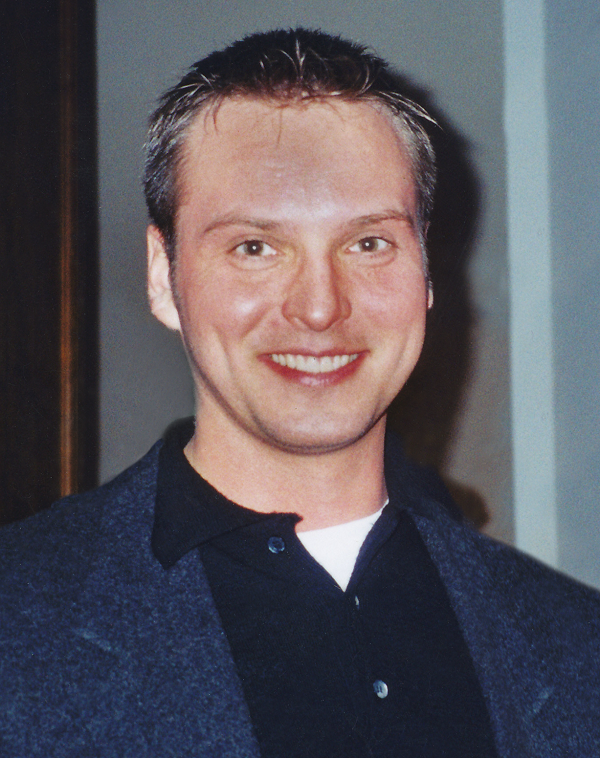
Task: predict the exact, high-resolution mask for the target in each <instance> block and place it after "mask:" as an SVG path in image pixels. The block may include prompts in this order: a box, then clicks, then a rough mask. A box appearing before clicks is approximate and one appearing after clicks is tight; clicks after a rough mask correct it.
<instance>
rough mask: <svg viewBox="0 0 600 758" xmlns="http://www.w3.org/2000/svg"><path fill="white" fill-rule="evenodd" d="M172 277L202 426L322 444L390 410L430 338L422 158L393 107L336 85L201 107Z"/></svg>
mask: <svg viewBox="0 0 600 758" xmlns="http://www.w3.org/2000/svg"><path fill="white" fill-rule="evenodd" d="M179 190H180V195H179V201H180V204H179V212H178V216H177V221H176V232H177V250H176V265H175V270H174V275H173V277H172V287H173V291H174V292H171V290H170V286H171V284H170V283H169V282H168V279H167V277H166V273H165V272H166V267H167V263H166V258H165V255H164V248H163V246H162V241H161V238H160V235H159V234H158V232H156V230H153V229H150V232H149V249H150V298H151V302H152V304H153V311H154V313H155V314H156V315H157V316H158V318H160V319H161V320H162V321H163V322H164V323H166V324H167V325H169V326H171V327H173V328H177V329H180V331H181V333H182V336H183V340H184V344H185V347H186V350H187V353H188V356H189V360H190V364H191V367H192V371H193V375H194V381H195V386H196V392H197V402H198V407H197V428H198V429H199V430H200V433H201V432H202V429H203V428H209V427H210V428H211V429H212V431H213V432H217V433H219V434H227V433H228V430H229V431H230V432H232V433H233V432H235V433H236V434H240V433H242V434H250V435H253V436H254V437H258V438H259V439H260V440H262V441H263V442H266V443H267V444H269V445H274V446H276V447H278V448H281V449H285V450H290V451H294V452H300V453H303V452H304V453H315V452H322V451H326V450H332V449H337V448H341V447H344V446H346V445H349V444H351V443H353V442H355V441H356V440H357V439H359V438H360V437H362V436H363V435H364V434H365V433H367V432H368V431H369V430H371V429H372V428H373V427H374V426H376V425H377V424H378V423H380V424H382V423H383V420H382V417H383V415H384V413H385V411H386V409H387V407H388V405H389V404H390V402H391V401H392V400H393V398H394V397H395V395H396V394H397V393H398V391H399V390H400V388H401V387H402V386H403V384H404V382H405V381H406V379H407V378H408V376H409V374H410V372H411V371H412V369H413V367H414V365H415V363H416V361H417V358H418V356H419V353H420V351H421V347H422V342H423V336H424V324H425V314H426V310H427V301H428V292H427V284H426V278H425V275H424V270H423V263H422V251H421V247H420V244H419V235H418V231H417V228H416V223H417V221H416V196H415V185H414V180H413V177H412V172H411V167H410V161H409V158H408V155H407V153H406V150H405V148H404V147H403V145H402V143H401V140H400V138H399V137H398V133H397V132H396V131H395V129H394V127H393V126H392V122H391V119H390V117H388V116H387V115H386V114H384V113H382V112H380V111H379V110H377V109H376V108H375V107H372V106H371V105H369V104H366V103H356V102H354V103H350V102H344V101H336V100H334V99H333V98H330V99H328V100H325V101H315V102H310V103H305V104H288V105H285V106H281V105H280V104H273V103H270V102H267V101H261V100H257V99H251V98H234V99H229V100H225V102H224V103H223V104H222V105H221V106H220V107H219V108H218V109H217V110H216V111H214V112H213V111H207V112H203V113H200V114H199V116H198V117H197V119H196V121H195V123H194V124H193V125H192V127H191V128H190V130H189V133H188V136H187V141H186V145H185V152H184V160H183V162H182V164H181V166H180V174H179Z"/></svg>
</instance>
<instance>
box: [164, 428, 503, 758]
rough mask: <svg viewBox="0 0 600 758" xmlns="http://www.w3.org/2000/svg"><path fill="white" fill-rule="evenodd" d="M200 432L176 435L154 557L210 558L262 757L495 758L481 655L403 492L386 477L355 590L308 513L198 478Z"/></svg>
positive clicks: (168, 449) (168, 452) (167, 453)
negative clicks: (265, 508)
mask: <svg viewBox="0 0 600 758" xmlns="http://www.w3.org/2000/svg"><path fill="white" fill-rule="evenodd" d="M191 433H192V426H191V425H189V424H188V425H184V426H182V427H178V428H177V427H176V428H174V429H173V430H172V431H171V432H170V433H169V434H168V435H167V437H166V439H165V444H164V446H163V448H162V449H161V453H160V463H159V474H158V492H157V500H156V516H155V525H154V533H153V549H154V552H155V554H156V556H157V558H158V559H159V560H160V561H161V563H162V565H163V566H164V567H165V569H167V570H168V568H169V567H170V566H172V565H174V564H175V563H176V562H177V561H178V560H179V558H181V557H182V556H183V555H185V554H186V553H187V552H189V551H190V550H192V549H198V550H199V552H200V557H201V559H202V561H203V564H204V566H205V569H206V572H207V575H208V580H209V583H210V587H211V590H212V593H213V596H214V599H215V603H216V606H217V609H218V612H219V615H220V617H221V620H222V622H223V627H224V630H225V633H226V635H227V638H228V641H229V644H230V647H231V650H232V653H233V657H234V660H235V664H236V667H237V670H238V673H239V676H240V679H241V682H242V686H243V688H244V694H245V697H246V701H247V703H248V707H249V710H250V715H251V718H252V722H253V725H254V729H255V733H256V736H257V739H258V742H259V745H260V749H261V753H262V755H263V756H264V757H265V758H294V757H296V756H298V757H300V756H302V758H321V757H322V758H336V757H337V756H339V758H366V756H378V758H399V757H400V756H407V758H424V757H425V756H427V757H430V758H443V757H445V756H447V757H448V758H450V757H452V758H468V756H473V758H475V756H476V757H477V758H488V757H492V756H496V752H495V749H494V746H493V737H492V732H491V727H490V721H489V716H488V713H487V710H486V706H485V702H484V699H483V696H482V692H481V688H480V685H479V682H478V680H477V677H476V674H475V670H474V667H473V663H472V660H471V657H470V654H469V651H468V649H467V647H466V644H465V642H464V639H463V637H462V634H461V632H460V629H459V626H458V623H457V620H456V617H455V615H454V613H453V611H452V608H451V606H450V603H449V601H448V598H447V595H446V592H445V589H444V587H443V584H442V582H441V580H440V578H439V575H438V573H437V570H436V569H435V566H434V565H433V563H432V561H431V559H430V558H429V555H428V553H427V550H426V549H425V546H424V545H423V543H422V541H421V538H420V536H419V534H418V531H417V529H416V527H415V525H414V522H413V520H412V518H411V516H410V513H409V511H408V510H407V509H406V508H405V503H404V502H403V493H402V492H398V491H397V490H398V489H399V488H398V487H394V488H392V490H390V485H389V482H388V490H389V494H390V503H389V505H388V506H386V508H385V509H384V511H383V513H382V515H381V517H380V518H379V520H378V521H377V523H376V524H375V526H374V528H373V529H372V531H371V532H370V534H369V535H368V537H367V539H366V541H365V544H364V545H363V547H362V549H361V551H360V554H359V557H358V560H357V563H356V567H355V569H354V573H353V574H352V577H351V579H350V583H349V584H348V587H347V589H346V591H345V592H344V591H342V590H341V589H340V587H339V586H338V585H337V584H336V583H335V581H334V580H333V579H332V578H331V576H330V575H329V574H328V573H327V572H326V571H325V569H323V568H322V567H321V566H320V565H319V564H318V563H317V562H316V561H315V560H314V559H313V558H312V557H311V556H310V554H309V553H308V552H307V551H306V550H305V549H304V547H303V546H302V543H301V542H300V541H299V540H298V538H297V536H296V533H295V524H296V523H297V521H298V520H299V517H298V516H296V515H294V514H285V513H274V514H262V513H257V512H255V511H252V510H249V509H247V508H242V507H241V506H239V505H236V504H235V503H232V502H230V501H228V500H227V499H226V498H224V497H223V496H222V495H221V494H220V493H218V492H217V491H216V490H215V489H214V488H213V487H211V485H210V484H208V482H206V481H205V480H204V479H203V478H202V477H201V476H200V475H199V474H197V473H196V472H195V471H194V470H193V468H192V467H191V466H190V464H189V463H188V461H187V459H186V458H185V455H184V454H183V447H184V446H185V444H186V443H187V441H188V440H189V438H190V436H191ZM386 473H387V472H386ZM409 488H410V487H409V484H408V483H407V491H408V489H409ZM400 489H401V488H400Z"/></svg>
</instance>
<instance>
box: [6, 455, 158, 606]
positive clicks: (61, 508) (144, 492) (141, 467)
mask: <svg viewBox="0 0 600 758" xmlns="http://www.w3.org/2000/svg"><path fill="white" fill-rule="evenodd" d="M161 444H162V443H161V442H158V443H156V444H155V445H154V446H153V447H152V448H151V450H150V451H149V452H148V453H147V454H146V455H145V456H144V457H143V458H141V459H140V460H139V461H137V462H136V463H134V464H133V465H132V466H130V467H129V468H127V469H126V470H125V471H123V472H122V473H121V474H119V475H118V476H117V477H116V478H115V479H113V480H111V481H110V482H107V483H106V484H104V485H102V486H101V487H98V488H97V489H94V490H90V491H89V492H85V493H82V494H79V495H71V496H69V497H65V498H62V499H61V500H58V501H57V502H56V503H54V504H53V505H52V506H51V507H50V508H48V509H47V510H45V511H41V512H39V513H36V514H35V515H33V516H30V517H29V518H26V519H24V520H22V521H17V522H14V523H12V524H9V525H8V526H5V527H4V528H2V529H0V564H1V565H2V567H3V570H2V572H1V577H0V596H3V597H4V598H6V597H7V595H12V594H18V593H24V594H27V591H28V590H32V589H33V588H40V587H41V586H42V585H44V584H45V585H47V586H50V585H52V586H53V587H55V588H56V587H57V586H60V585H63V584H64V583H68V582H70V581H72V580H73V577H74V576H75V575H76V574H81V573H85V571H86V566H87V565H88V564H89V562H90V560H92V557H93V555H94V545H95V544H96V543H97V542H98V538H99V535H100V534H104V533H106V532H107V531H109V530H114V531H115V533H118V532H119V531H120V530H122V529H123V527H124V526H125V525H127V523H128V522H132V521H136V520H138V521H140V520H146V521H147V520H148V519H149V518H151V514H152V513H153V510H154V499H155V491H156V477H157V472H158V452H159V449H160V446H161Z"/></svg>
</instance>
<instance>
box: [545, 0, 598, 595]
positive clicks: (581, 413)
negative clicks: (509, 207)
mask: <svg viewBox="0 0 600 758" xmlns="http://www.w3.org/2000/svg"><path fill="white" fill-rule="evenodd" d="M572 11H573V4H572V3H571V2H569V1H568V0H553V1H552V2H551V3H550V2H549V3H548V4H547V19H546V23H547V40H548V45H547V51H548V52H547V89H548V114H549V124H550V180H551V192H550V207H551V218H552V227H551V229H552V283H553V323H554V364H555V371H554V373H555V408H556V411H555V427H556V472H557V502H558V504H559V507H558V535H559V539H558V555H559V565H560V567H561V568H563V569H565V570H566V571H567V572H569V573H573V574H574V575H576V576H579V577H581V578H582V579H583V580H584V581H587V582H590V583H593V584H596V585H597V586H599V587H600V386H599V385H600V347H599V345H598V341H599V338H600V316H599V315H598V303H599V302H600V277H599V275H598V268H599V266H598V264H599V262H600V5H599V4H598V2H597V0H579V2H578V4H577V13H573V12H572Z"/></svg>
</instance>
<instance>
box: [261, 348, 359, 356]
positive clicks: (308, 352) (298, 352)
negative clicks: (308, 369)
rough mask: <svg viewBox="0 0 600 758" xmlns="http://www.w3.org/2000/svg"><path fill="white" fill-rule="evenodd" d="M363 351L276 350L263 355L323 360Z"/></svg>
mask: <svg viewBox="0 0 600 758" xmlns="http://www.w3.org/2000/svg"><path fill="white" fill-rule="evenodd" d="M363 352H365V351H364V350H359V349H353V348H334V349H333V350H305V349H302V348H300V349H298V348H283V349H282V348H278V349H275V350H269V351H267V352H265V353H264V355H303V356H304V357H305V358H325V357H327V356H329V357H330V358H333V357H334V356H336V355H356V354H357V353H358V354H360V353H363Z"/></svg>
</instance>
